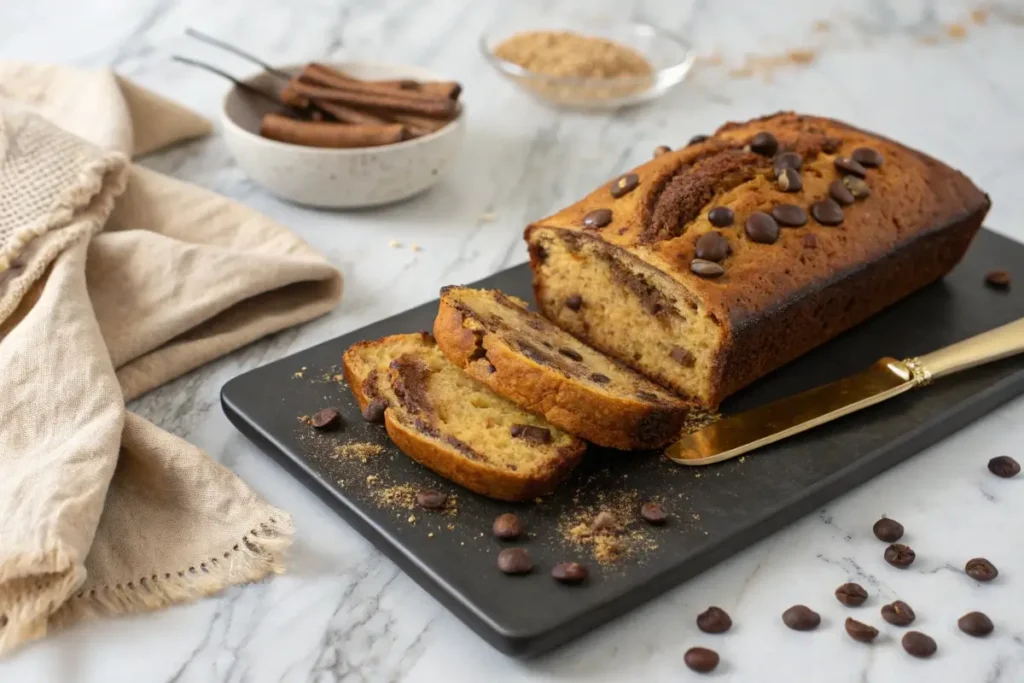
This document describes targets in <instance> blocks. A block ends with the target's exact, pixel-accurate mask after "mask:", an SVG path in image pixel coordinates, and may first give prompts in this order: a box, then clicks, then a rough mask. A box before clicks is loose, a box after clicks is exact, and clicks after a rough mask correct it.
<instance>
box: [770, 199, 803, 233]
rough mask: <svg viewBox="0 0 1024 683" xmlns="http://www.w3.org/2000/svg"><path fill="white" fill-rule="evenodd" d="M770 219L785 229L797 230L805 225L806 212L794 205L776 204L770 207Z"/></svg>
mask: <svg viewBox="0 0 1024 683" xmlns="http://www.w3.org/2000/svg"><path fill="white" fill-rule="evenodd" d="M772 218H774V219H775V220H776V222H778V224H779V225H781V226H783V227H785V228H799V227H800V226H801V225H804V224H805V223H807V212H806V211H804V210H803V209H802V208H801V207H799V206H797V205H796V204H778V205H776V206H774V207H772Z"/></svg>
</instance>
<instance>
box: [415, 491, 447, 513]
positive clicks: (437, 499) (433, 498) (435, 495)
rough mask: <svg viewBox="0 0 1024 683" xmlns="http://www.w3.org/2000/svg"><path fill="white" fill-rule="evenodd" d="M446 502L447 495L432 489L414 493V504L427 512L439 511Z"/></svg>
mask: <svg viewBox="0 0 1024 683" xmlns="http://www.w3.org/2000/svg"><path fill="white" fill-rule="evenodd" d="M447 502H448V495H447V494H445V493H441V492H440V491H435V490H433V489H424V490H422V491H417V492H416V504H417V505H419V506H420V507H421V508H425V509H427V510H441V509H443V508H444V506H445V504H446V503H447Z"/></svg>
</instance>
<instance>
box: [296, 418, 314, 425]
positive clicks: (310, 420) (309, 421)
mask: <svg viewBox="0 0 1024 683" xmlns="http://www.w3.org/2000/svg"><path fill="white" fill-rule="evenodd" d="M298 420H299V422H300V423H301V424H304V425H306V426H307V427H310V426H312V425H313V418H311V417H310V416H309V415H299V417H298Z"/></svg>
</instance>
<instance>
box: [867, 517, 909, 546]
mask: <svg viewBox="0 0 1024 683" xmlns="http://www.w3.org/2000/svg"><path fill="white" fill-rule="evenodd" d="M871 531H872V532H873V533H874V534H875V538H877V539H878V540H879V541H885V542H886V543H895V542H896V541H898V540H900V539H901V538H903V525H902V524H900V523H899V522H897V521H896V520H895V519H889V518H887V517H883V518H882V519H880V520H878V521H877V522H875V525H874V526H872V527H871Z"/></svg>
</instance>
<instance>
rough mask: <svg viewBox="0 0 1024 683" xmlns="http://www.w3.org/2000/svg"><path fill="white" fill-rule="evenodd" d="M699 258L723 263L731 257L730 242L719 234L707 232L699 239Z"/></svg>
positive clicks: (697, 245)
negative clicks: (726, 258)
mask: <svg viewBox="0 0 1024 683" xmlns="http://www.w3.org/2000/svg"><path fill="white" fill-rule="evenodd" d="M696 247H697V258H699V259H704V260H705V261H715V262H716V263H717V262H718V261H722V260H724V259H725V257H727V256H728V255H729V252H730V251H731V249H730V248H729V241H728V240H727V239H725V238H724V237H722V236H721V235H720V234H719V233H717V232H706V233H704V234H703V235H701V236H700V237H699V238H698V239H697V244H696Z"/></svg>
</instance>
